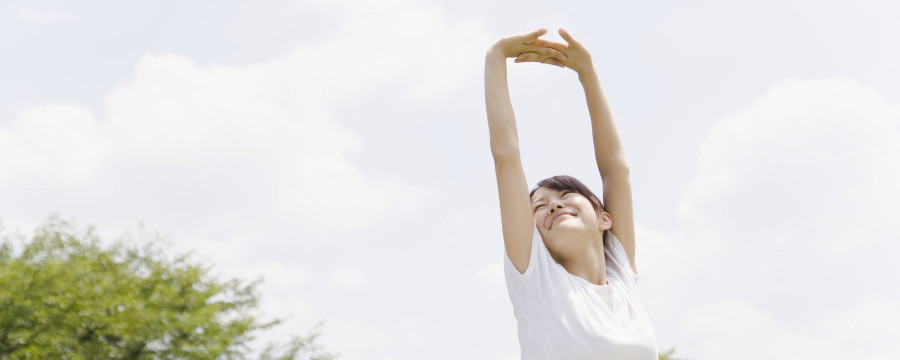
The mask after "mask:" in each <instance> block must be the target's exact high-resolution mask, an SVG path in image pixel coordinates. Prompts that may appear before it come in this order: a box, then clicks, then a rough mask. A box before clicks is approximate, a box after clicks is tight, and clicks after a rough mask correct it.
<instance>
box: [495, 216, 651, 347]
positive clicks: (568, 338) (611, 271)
mask: <svg viewBox="0 0 900 360" xmlns="http://www.w3.org/2000/svg"><path fill="white" fill-rule="evenodd" d="M603 249H604V252H605V257H606V277H607V280H608V281H609V283H608V284H606V285H595V284H592V283H590V282H589V281H587V280H585V279H583V278H580V277H578V276H575V275H572V274H570V273H569V272H568V271H566V269H565V268H563V266H562V265H560V264H559V263H557V262H556V261H555V260H553V258H552V257H550V252H549V251H548V250H547V247H546V245H544V241H543V239H542V238H541V235H540V233H539V232H538V230H537V227H535V229H534V236H533V238H532V244H531V260H529V262H528V269H526V270H525V273H524V274H521V273H519V271H518V270H516V268H515V266H513V264H512V261H511V260H510V259H509V255H508V254H506V251H505V250H504V252H503V253H504V258H505V259H504V272H505V274H506V288H507V290H508V291H509V298H510V300H511V301H512V305H513V313H514V314H515V316H516V320H517V322H518V327H519V344H520V345H521V348H522V350H521V354H522V359H523V360H530V359H567V360H580V359H585V360H587V359H591V360H593V359H614V360H658V359H659V355H658V349H657V343H656V332H655V331H654V329H653V326H652V325H651V324H650V320H649V318H648V317H647V314H646V313H645V312H644V307H643V305H642V304H641V301H640V299H639V298H638V292H637V283H636V281H637V279H638V278H639V275H638V274H636V273H633V272H632V271H631V264H630V263H629V261H628V256H627V255H626V253H625V248H623V247H622V244H621V243H619V240H618V239H616V237H615V236H614V235H613V234H612V232H611V231H606V236H604V239H603Z"/></svg>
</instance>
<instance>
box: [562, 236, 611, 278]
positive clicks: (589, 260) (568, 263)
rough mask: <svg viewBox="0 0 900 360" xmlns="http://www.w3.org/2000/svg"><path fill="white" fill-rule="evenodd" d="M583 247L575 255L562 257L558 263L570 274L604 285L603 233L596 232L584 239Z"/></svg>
mask: <svg viewBox="0 0 900 360" xmlns="http://www.w3.org/2000/svg"><path fill="white" fill-rule="evenodd" d="M581 243H582V244H584V248H583V249H581V251H578V253H577V255H575V256H573V257H572V258H569V259H564V260H563V261H561V262H560V265H562V266H563V268H565V269H566V271H568V272H569V273H570V274H572V275H575V276H578V277H580V278H582V279H585V280H587V281H588V282H590V283H591V284H595V285H606V283H607V278H606V257H605V256H604V253H603V233H602V232H600V233H597V234H596V236H591V237H590V238H588V239H585V241H583V242H581Z"/></svg>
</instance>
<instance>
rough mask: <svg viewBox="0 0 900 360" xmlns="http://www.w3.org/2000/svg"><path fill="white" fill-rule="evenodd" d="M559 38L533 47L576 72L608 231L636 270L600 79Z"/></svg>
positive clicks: (617, 144)
mask: <svg viewBox="0 0 900 360" xmlns="http://www.w3.org/2000/svg"><path fill="white" fill-rule="evenodd" d="M559 35H560V36H562V38H563V39H564V40H565V41H566V43H567V44H561V43H556V42H552V41H547V40H543V39H537V40H535V42H536V45H540V46H546V47H551V48H554V49H557V50H559V51H560V52H562V53H563V54H565V55H566V56H565V58H563V59H561V60H562V62H563V65H565V67H568V68H570V69H572V70H575V72H576V73H578V79H579V80H580V81H581V85H582V87H583V88H584V97H585V99H586V100H587V105H588V112H589V113H590V115H591V129H592V133H593V139H594V156H595V157H596V159H597V169H598V170H600V176H601V177H602V179H603V204H604V207H605V208H606V212H608V213H609V214H610V215H611V217H612V220H613V221H612V229H611V231H612V232H613V234H615V235H616V238H618V239H619V242H621V243H622V247H624V248H625V252H626V253H627V254H628V260H629V261H630V262H631V266H632V267H633V268H634V269H632V270H636V269H637V266H636V265H635V263H634V261H635V260H634V257H635V256H634V254H635V234H634V233H635V230H634V208H633V205H632V199H631V179H630V176H629V168H628V163H627V162H626V161H625V152H624V150H623V149H622V141H621V140H620V139H619V132H618V131H617V130H616V125H615V122H614V121H613V118H612V112H611V111H610V110H609V104H608V103H607V101H606V96H605V95H604V94H603V90H602V89H601V88H600V80H599V79H598V78H597V73H596V71H595V70H594V63H593V61H592V60H591V55H590V53H589V52H588V51H587V49H586V48H585V47H584V46H583V45H582V44H581V43H579V42H578V41H577V40H575V39H574V38H573V37H572V35H570V34H569V33H568V32H566V31H565V30H563V29H559ZM520 58H522V56H520ZM532 58H538V56H537V54H534V55H531V54H525V55H524V58H523V59H521V60H520V61H531V59H532ZM635 272H636V271H635Z"/></svg>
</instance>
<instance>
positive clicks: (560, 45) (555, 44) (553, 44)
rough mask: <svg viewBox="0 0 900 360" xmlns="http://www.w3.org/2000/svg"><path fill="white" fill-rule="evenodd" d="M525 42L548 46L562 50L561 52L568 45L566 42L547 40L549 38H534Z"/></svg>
mask: <svg viewBox="0 0 900 360" xmlns="http://www.w3.org/2000/svg"><path fill="white" fill-rule="evenodd" d="M525 43H526V44H530V45H535V46H543V47H548V48H551V49H555V50H556V51H559V52H563V53H564V52H565V51H566V49H568V46H567V45H566V44H563V43H558V42H553V41H549V40H544V39H534V40H531V41H527V42H525Z"/></svg>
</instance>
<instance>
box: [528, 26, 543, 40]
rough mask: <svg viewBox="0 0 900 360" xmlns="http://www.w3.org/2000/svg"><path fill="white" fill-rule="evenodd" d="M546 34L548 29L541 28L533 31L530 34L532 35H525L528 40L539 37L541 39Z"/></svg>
mask: <svg viewBox="0 0 900 360" xmlns="http://www.w3.org/2000/svg"><path fill="white" fill-rule="evenodd" d="M546 33H547V29H546V28H540V29H537V30H535V31H532V32H530V33H528V34H525V38H527V39H537V38H538V37H540V36H541V35H544V34H546Z"/></svg>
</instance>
